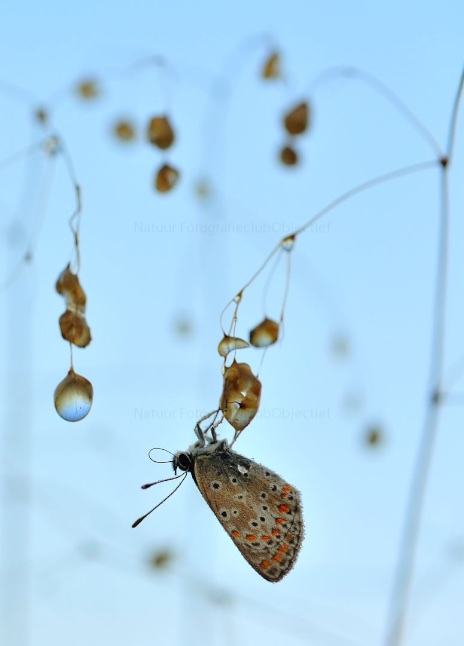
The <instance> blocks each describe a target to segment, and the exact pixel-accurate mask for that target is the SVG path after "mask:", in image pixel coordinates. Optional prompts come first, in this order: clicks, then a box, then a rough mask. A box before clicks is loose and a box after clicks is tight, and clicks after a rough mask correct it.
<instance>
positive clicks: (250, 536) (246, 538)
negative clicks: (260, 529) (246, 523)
mask: <svg viewBox="0 0 464 646" xmlns="http://www.w3.org/2000/svg"><path fill="white" fill-rule="evenodd" d="M245 540H246V541H249V542H250V543H252V542H253V541H256V540H257V538H256V536H255V535H254V534H248V535H247V536H245Z"/></svg>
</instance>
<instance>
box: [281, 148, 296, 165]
mask: <svg viewBox="0 0 464 646" xmlns="http://www.w3.org/2000/svg"><path fill="white" fill-rule="evenodd" d="M280 161H281V162H282V164H284V166H296V165H297V164H298V162H299V161H300V157H299V155H298V153H297V151H296V150H295V148H293V147H292V146H282V148H281V149H280Z"/></svg>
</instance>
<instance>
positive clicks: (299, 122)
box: [284, 101, 309, 135]
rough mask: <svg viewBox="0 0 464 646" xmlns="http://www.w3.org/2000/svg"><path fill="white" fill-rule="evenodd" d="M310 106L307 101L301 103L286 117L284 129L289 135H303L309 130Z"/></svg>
mask: <svg viewBox="0 0 464 646" xmlns="http://www.w3.org/2000/svg"><path fill="white" fill-rule="evenodd" d="M308 123H309V106H308V103H307V102H306V101H303V102H302V103H299V104H298V105H296V106H295V107H294V108H292V109H291V110H289V112H287V113H286V114H285V115H284V127H285V130H286V131H287V132H288V134H289V135H301V134H302V133H303V132H305V131H306V129H307V128H308Z"/></svg>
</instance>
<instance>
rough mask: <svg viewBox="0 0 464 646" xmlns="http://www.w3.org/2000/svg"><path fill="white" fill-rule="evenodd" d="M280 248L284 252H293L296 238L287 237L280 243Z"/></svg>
mask: <svg viewBox="0 0 464 646" xmlns="http://www.w3.org/2000/svg"><path fill="white" fill-rule="evenodd" d="M280 246H281V247H282V249H283V250H284V251H292V249H293V247H294V246H295V236H294V235H291V236H287V237H286V238H284V239H283V240H281V241H280Z"/></svg>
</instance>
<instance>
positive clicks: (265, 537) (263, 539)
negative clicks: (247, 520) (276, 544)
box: [261, 536, 272, 541]
mask: <svg viewBox="0 0 464 646" xmlns="http://www.w3.org/2000/svg"><path fill="white" fill-rule="evenodd" d="M271 538H272V537H271V536H261V540H262V541H270V540H271Z"/></svg>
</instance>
